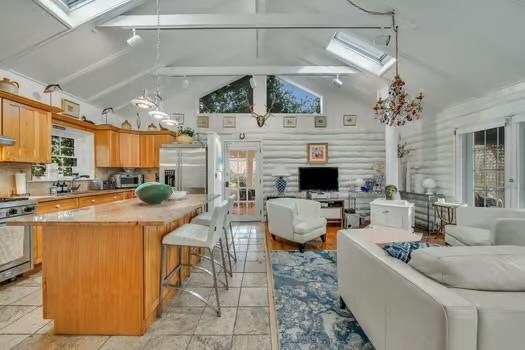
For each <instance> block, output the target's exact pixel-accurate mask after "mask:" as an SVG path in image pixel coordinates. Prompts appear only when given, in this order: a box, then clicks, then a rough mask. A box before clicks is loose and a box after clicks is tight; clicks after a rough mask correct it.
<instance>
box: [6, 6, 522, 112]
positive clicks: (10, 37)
mask: <svg viewBox="0 0 525 350" xmlns="http://www.w3.org/2000/svg"><path fill="white" fill-rule="evenodd" d="M97 1H99V0H97ZM358 3H359V4H361V5H363V6H368V7H371V8H372V9H375V10H390V9H395V10H396V12H397V14H398V15H397V18H398V22H399V26H400V63H399V66H400V73H401V76H402V78H403V79H404V80H406V81H407V83H408V86H409V87H411V88H413V89H414V90H415V89H424V92H425V95H427V103H429V104H430V105H432V106H434V107H435V108H437V109H441V108H444V107H447V106H450V105H453V104H456V103H459V102H462V101H464V100H467V99H469V98H473V97H479V96H482V95H485V94H487V93H489V92H491V91H493V90H496V89H499V88H502V87H505V86H508V85H511V84H513V83H517V82H520V81H523V80H525V65H524V64H523V57H525V45H523V38H522V28H521V26H522V23H523V20H524V19H525V2H523V1H521V0H500V1H488V0H463V1H456V0H441V1H430V0H423V1H422V0H379V1H375V2H374V3H373V4H369V3H370V1H364V0H358ZM128 5H129V4H128ZM133 5H134V6H135V7H134V8H131V9H127V8H126V9H123V8H118V7H117V8H116V9H115V10H113V12H111V13H105V14H104V16H103V18H97V19H95V20H94V21H91V22H89V23H86V24H82V25H80V26H78V27H76V28H72V29H71V28H68V27H67V26H65V25H64V24H62V23H61V22H60V21H58V20H57V19H56V18H55V17H53V16H52V15H51V14H50V13H48V12H47V11H45V10H44V8H43V7H41V6H40V5H39V4H38V3H37V1H36V0H35V1H31V0H4V1H3V2H2V11H0V31H1V32H2V33H4V34H3V35H2V37H1V38H0V48H1V49H0V68H4V69H11V70H14V71H17V72H19V73H22V74H24V75H27V76H29V77H32V78H34V79H36V80H39V81H42V82H44V83H55V82H59V83H61V84H62V87H63V88H64V89H65V90H67V91H68V92H69V93H71V94H73V95H76V96H78V97H80V98H82V99H84V100H86V101H88V102H91V103H93V104H95V105H99V106H114V107H118V106H120V107H125V105H126V103H127V101H129V100H130V99H131V98H132V97H134V96H136V95H138V94H139V93H140V92H141V89H142V88H144V87H150V88H151V87H152V86H153V79H152V77H151V75H152V73H153V72H154V70H155V65H154V60H155V53H154V49H155V32H154V31H147V30H145V31H140V35H141V36H142V37H143V38H144V41H145V42H144V44H143V45H141V46H139V47H136V48H131V47H129V46H128V45H127V44H126V39H127V38H128V37H129V36H130V32H129V30H124V29H120V28H104V27H98V26H97V25H98V24H101V23H102V22H104V21H106V20H108V19H109V18H111V17H114V16H116V15H119V14H121V13H122V12H123V11H125V12H124V14H154V13H155V1H153V0H143V1H133ZM161 9H162V10H161V12H162V13H163V14H197V13H200V14H207V13H209V14H217V13H223V14H234V13H235V14H248V13H254V12H255V11H257V12H259V13H290V14H301V13H303V14H319V15H321V14H323V15H333V16H342V15H348V16H349V18H351V17H352V16H354V17H355V16H356V14H357V13H358V12H357V11H356V10H355V9H354V8H352V7H351V6H350V5H349V4H348V3H347V2H346V0H324V1H318V0H315V1H314V0H286V1H282V0H231V1H229V0H199V1H195V0H177V1H168V0H162V1H161ZM334 31H335V30H327V29H322V30H319V29H300V30H299V29H293V30H290V29H286V30H276V29H264V30H262V29H260V30H257V31H256V30H253V29H243V30H179V31H176V30H165V31H162V34H161V38H162V55H161V65H167V66H221V65H224V66H236V65H242V66H249V65H308V66H311V65H321V66H332V65H342V64H343V63H342V62H340V61H338V60H337V59H335V58H334V57H333V56H331V55H330V54H329V53H327V52H326V50H325V47H326V45H327V43H328V41H329V39H330V38H331V36H332V35H333V34H334ZM351 32H352V33H354V34H357V35H360V36H362V37H364V38H367V39H369V40H370V41H372V40H373V38H374V37H375V36H376V35H378V34H379V31H370V30H352V31H351ZM392 49H393V48H392V47H390V48H389V50H392ZM392 76H393V72H392V71H390V72H388V73H387V74H385V76H383V77H382V78H379V77H376V76H373V75H370V74H367V73H358V74H354V75H351V76H346V77H344V78H343V81H344V82H345V84H344V86H343V88H342V89H344V90H343V91H344V92H345V93H348V94H349V95H353V96H356V97H358V98H360V99H363V100H364V102H366V103H368V104H371V103H372V102H373V100H374V99H375V97H376V91H377V89H379V88H381V87H382V86H384V84H385V83H387V82H388V81H390V80H391V78H392ZM302 79H310V80H311V83H312V84H313V85H316V86H318V90H320V91H322V89H324V88H329V86H330V78H329V77H312V78H302ZM211 80H213V79H211ZM215 80H217V79H215ZM215 80H213V81H215ZM177 81H180V79H179V78H170V77H166V78H163V83H162V84H163V86H166V87H167V88H168V87H169V91H170V92H169V93H172V94H177V93H178V91H177V90H178V89H179V88H180V84H177V83H174V82H177ZM209 82H210V79H207V78H192V85H193V84H195V87H193V88H197V87H199V88H200V87H202V89H203V90H206V89H205V88H206V84H207V83H209ZM412 92H415V91H412ZM125 110H127V109H125ZM129 111H131V110H129Z"/></svg>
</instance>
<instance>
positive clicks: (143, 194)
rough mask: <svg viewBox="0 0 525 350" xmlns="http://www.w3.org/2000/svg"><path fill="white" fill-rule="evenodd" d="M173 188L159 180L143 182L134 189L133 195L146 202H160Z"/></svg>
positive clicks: (167, 196)
mask: <svg viewBox="0 0 525 350" xmlns="http://www.w3.org/2000/svg"><path fill="white" fill-rule="evenodd" d="M172 192H173V188H172V187H171V186H169V185H165V184H161V183H159V182H145V183H143V184H142V185H140V186H139V187H137V188H136V189H135V195H136V196H137V198H138V199H140V200H141V201H143V202H144V203H146V204H149V205H154V204H160V203H162V202H163V201H165V200H166V199H168V198H169V197H170V196H171V193H172Z"/></svg>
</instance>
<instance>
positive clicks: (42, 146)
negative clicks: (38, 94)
mask: <svg viewBox="0 0 525 350" xmlns="http://www.w3.org/2000/svg"><path fill="white" fill-rule="evenodd" d="M1 120H2V123H1V126H2V130H1V134H2V135H4V136H8V137H10V138H12V139H14V140H16V144H15V145H14V146H3V147H1V148H2V152H1V161H3V162H18V163H51V113H49V112H47V111H44V110H41V109H38V108H35V107H30V106H27V105H24V104H21V103H18V102H14V101H10V100H8V99H2V117H1Z"/></svg>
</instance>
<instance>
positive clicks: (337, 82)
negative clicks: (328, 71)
mask: <svg viewBox="0 0 525 350" xmlns="http://www.w3.org/2000/svg"><path fill="white" fill-rule="evenodd" d="M332 84H334V86H335V87H338V88H340V87H341V86H343V81H342V80H341V79H339V74H337V75H336V77H335V78H334V79H332Z"/></svg>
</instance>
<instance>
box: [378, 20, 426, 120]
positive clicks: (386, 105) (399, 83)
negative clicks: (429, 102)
mask: <svg viewBox="0 0 525 350" xmlns="http://www.w3.org/2000/svg"><path fill="white" fill-rule="evenodd" d="M394 32H395V34H396V75H395V77H394V80H393V81H392V83H391V84H390V87H389V88H388V95H387V97H386V98H385V99H383V98H381V97H379V99H378V100H377V102H376V105H375V106H374V108H373V109H374V112H375V115H376V119H378V120H379V121H380V122H381V123H383V124H385V125H388V126H393V127H397V126H403V125H406V124H407V123H409V122H412V121H414V120H418V119H420V118H421V113H422V112H423V97H424V96H423V93H422V92H420V93H419V95H418V96H417V97H416V98H414V99H411V97H410V95H409V94H408V93H407V91H406V88H405V85H406V83H405V82H404V81H403V79H401V77H400V76H399V71H398V54H399V49H398V32H399V27H398V26H394Z"/></svg>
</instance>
